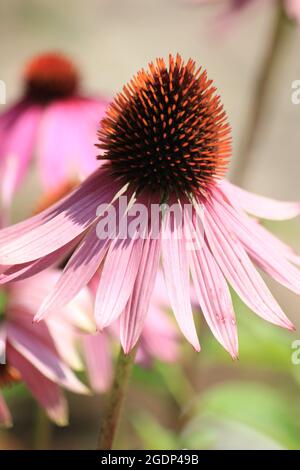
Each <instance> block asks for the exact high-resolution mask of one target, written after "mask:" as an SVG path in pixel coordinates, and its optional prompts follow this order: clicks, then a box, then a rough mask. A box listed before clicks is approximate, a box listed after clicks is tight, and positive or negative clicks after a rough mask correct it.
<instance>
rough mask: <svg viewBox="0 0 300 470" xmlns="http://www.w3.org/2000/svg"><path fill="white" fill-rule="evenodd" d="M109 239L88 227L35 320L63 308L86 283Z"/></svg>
mask: <svg viewBox="0 0 300 470" xmlns="http://www.w3.org/2000/svg"><path fill="white" fill-rule="evenodd" d="M109 241H110V240H109V239H108V238H106V239H101V238H98V237H97V233H96V226H95V225H93V226H92V227H91V228H90V230H89V232H88V233H87V234H86V236H85V237H84V239H83V240H82V242H81V244H80V245H79V246H78V248H77V249H76V251H75V252H74V253H73V255H72V257H71V258H70V260H69V261H68V263H67V265H66V267H65V268H64V270H63V273H62V275H61V276H60V278H59V279H58V281H57V283H56V285H55V287H54V289H53V290H52V292H50V294H49V295H48V296H47V297H46V298H45V299H44V301H43V303H42V305H41V307H40V308H39V311H38V313H37V314H36V316H35V320H36V321H40V320H41V319H42V318H44V317H45V316H46V315H47V314H48V313H50V312H54V311H58V310H60V309H61V308H63V307H64V306H65V305H66V304H67V303H68V302H70V301H71V300H72V299H74V297H75V296H76V295H77V294H78V293H79V292H80V290H81V289H82V288H83V287H85V286H86V285H87V284H88V282H89V281H90V279H91V278H92V277H93V275H94V274H95V272H96V271H97V269H98V268H99V266H100V263H101V261H102V259H103V257H104V255H105V253H106V250H107V248H108V244H109Z"/></svg>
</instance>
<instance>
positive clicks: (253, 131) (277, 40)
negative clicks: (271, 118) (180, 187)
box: [232, 0, 289, 184]
mask: <svg viewBox="0 0 300 470" xmlns="http://www.w3.org/2000/svg"><path fill="white" fill-rule="evenodd" d="M288 29H289V24H288V20H287V17H286V14H285V11H284V5H283V1H282V0H278V6H277V13H276V18H275V22H274V27H273V32H272V37H271V40H270V46H269V49H268V51H267V54H266V58H265V59H264V62H263V65H262V68H261V71H260V73H259V76H258V79H257V82H256V87H255V91H254V97H253V100H252V103H253V105H252V107H251V109H250V112H249V123H248V125H247V131H246V135H245V136H244V138H243V141H242V145H241V148H240V152H239V158H238V159H237V162H236V164H235V167H234V169H233V173H232V180H233V181H234V182H235V183H237V184H242V183H243V182H244V180H245V176H246V173H247V171H248V168H249V164H250V159H251V153H252V150H253V146H254V143H255V140H256V138H257V134H258V131H259V129H260V126H261V123H262V120H263V115H264V110H265V105H266V102H267V94H268V87H269V85H270V82H271V79H272V77H273V73H274V71H275V69H276V65H277V60H278V58H279V57H280V54H281V50H282V47H283V46H284V44H285V40H286V36H287V32H288Z"/></svg>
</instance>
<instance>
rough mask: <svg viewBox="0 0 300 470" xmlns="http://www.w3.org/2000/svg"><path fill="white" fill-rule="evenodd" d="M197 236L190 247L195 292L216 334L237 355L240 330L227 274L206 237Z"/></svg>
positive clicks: (221, 342) (222, 343)
mask: <svg viewBox="0 0 300 470" xmlns="http://www.w3.org/2000/svg"><path fill="white" fill-rule="evenodd" d="M196 237H197V240H196V242H195V244H194V250H191V251H190V266H191V273H192V278H193V281H194V288H195V293H196V295H197V298H198V302H199V304H200V307H201V310H202V312H203V315H204V317H205V319H206V321H207V324H208V326H209V328H210V329H211V331H212V333H213V335H214V336H215V338H216V339H217V340H218V341H219V343H220V344H221V345H222V346H223V347H224V348H225V349H226V350H227V351H228V352H229V353H230V355H231V356H232V358H233V359H236V358H237V357H238V334H237V327H236V319H235V314H234V310H233V305H232V300H231V295H230V292H229V288H228V285H227V283H226V281H225V279H224V276H223V274H222V272H221V270H220V268H219V266H218V265H217V263H216V262H215V260H214V258H213V256H212V254H211V252H210V250H209V248H208V247H207V242H206V240H204V239H203V240H201V239H200V238H199V234H197V233H196Z"/></svg>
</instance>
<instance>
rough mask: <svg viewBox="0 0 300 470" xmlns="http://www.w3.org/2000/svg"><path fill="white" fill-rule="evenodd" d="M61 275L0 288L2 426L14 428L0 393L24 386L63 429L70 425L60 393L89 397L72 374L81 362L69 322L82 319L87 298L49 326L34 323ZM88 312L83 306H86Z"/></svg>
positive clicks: (50, 274)
mask: <svg viewBox="0 0 300 470" xmlns="http://www.w3.org/2000/svg"><path fill="white" fill-rule="evenodd" d="M58 276H59V272H58V271H56V270H46V271H45V272H43V273H40V274H39V275H38V276H35V277H33V278H31V279H27V280H25V281H22V282H18V283H11V284H10V285H9V286H7V287H5V288H1V292H0V294H1V298H2V302H0V305H1V307H0V358H1V361H0V363H1V364H0V425H6V426H8V425H11V422H12V418H11V415H10V412H9V410H8V408H7V406H6V404H5V401H4V398H3V396H2V395H1V389H3V388H4V387H7V386H11V385H13V384H14V383H16V382H20V381H22V382H24V383H25V384H26V386H27V387H28V389H29V390H30V392H31V393H32V395H33V397H34V398H35V399H36V400H37V402H38V403H39V404H40V406H42V407H43V408H44V409H45V411H46V413H47V414H48V416H49V417H50V419H52V420H53V421H54V422H55V423H57V424H59V425H64V424H66V422H67V419H68V418H67V403H66V400H65V398H64V395H63V392H62V390H61V387H63V388H65V389H68V390H71V391H73V392H75V393H87V392H88V390H87V388H86V387H85V386H84V385H83V384H82V383H81V382H80V381H79V380H78V379H77V377H76V375H75V374H74V373H73V372H72V368H78V367H79V365H80V358H79V356H78V353H77V350H76V348H75V346H76V337H77V336H76V328H75V327H73V326H72V324H71V323H70V322H69V321H68V317H70V316H71V315H72V316H73V317H75V318H76V317H78V318H79V319H80V317H81V316H83V312H80V311H79V310H81V306H80V303H81V302H82V300H83V301H84V299H82V297H84V294H83V293H81V294H80V297H81V298H79V299H75V300H74V301H73V302H71V303H70V304H69V305H68V307H66V308H65V309H63V310H62V311H60V312H58V314H59V316H51V318H49V319H48V320H47V321H42V322H41V323H39V324H34V323H33V318H34V315H35V313H36V312H37V309H38V307H39V305H40V303H41V301H42V299H43V297H44V296H45V295H46V293H47V292H49V289H51V286H53V285H54V284H55V282H56V281H57V278H58ZM82 308H84V305H82Z"/></svg>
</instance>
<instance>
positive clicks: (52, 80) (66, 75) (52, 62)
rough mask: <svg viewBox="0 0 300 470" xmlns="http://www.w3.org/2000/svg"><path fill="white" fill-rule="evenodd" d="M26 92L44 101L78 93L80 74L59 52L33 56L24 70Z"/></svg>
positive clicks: (31, 96)
mask: <svg viewBox="0 0 300 470" xmlns="http://www.w3.org/2000/svg"><path fill="white" fill-rule="evenodd" d="M24 81H25V94H26V96H27V97H28V98H29V99H31V100H33V101H36V102H40V103H44V102H47V101H51V100H56V99H62V98H66V97H68V96H72V95H74V94H76V91H77V89H78V84H79V75H78V71H77V69H76V67H75V66H74V64H73V63H72V62H71V61H70V60H69V59H68V58H67V57H65V56H63V55H61V54H58V53H48V54H42V55H39V56H37V57H35V58H33V59H32V60H31V61H30V62H29V63H28V64H27V66H26V68H25V71H24Z"/></svg>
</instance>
